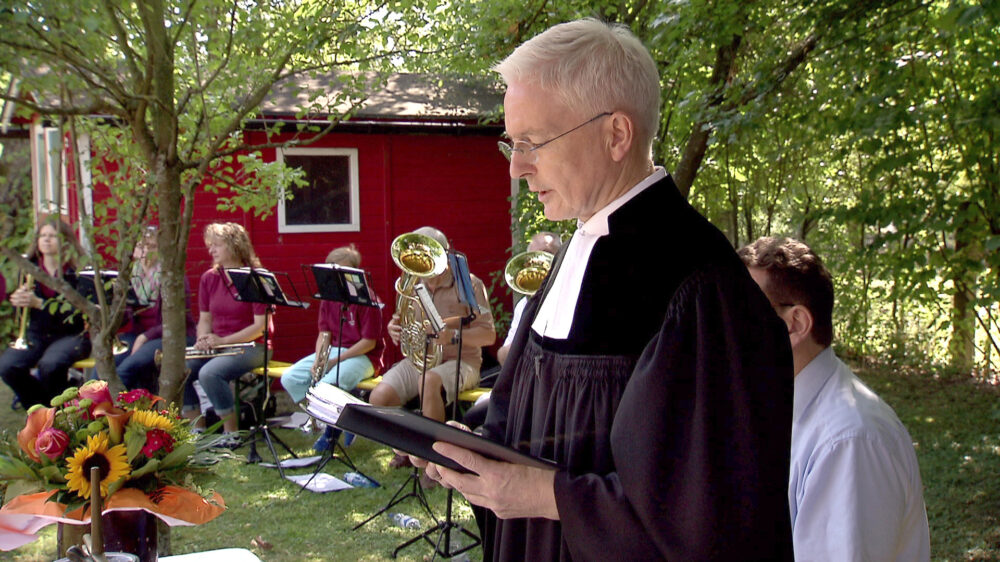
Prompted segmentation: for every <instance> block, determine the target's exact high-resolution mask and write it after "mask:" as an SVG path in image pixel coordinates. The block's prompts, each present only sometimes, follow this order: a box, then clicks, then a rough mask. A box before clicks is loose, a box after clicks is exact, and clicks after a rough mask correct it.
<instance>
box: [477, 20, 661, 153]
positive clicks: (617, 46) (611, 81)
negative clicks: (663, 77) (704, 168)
mask: <svg viewBox="0 0 1000 562" xmlns="http://www.w3.org/2000/svg"><path fill="white" fill-rule="evenodd" d="M493 70H495V71H496V72H498V73H499V74H500V76H501V77H502V78H503V80H504V82H505V83H506V84H508V85H510V84H511V83H512V82H518V83H528V84H534V85H537V86H538V87H540V88H542V89H543V90H546V91H547V92H552V93H553V94H554V95H555V96H556V97H557V98H558V99H559V101H561V102H562V103H563V104H565V105H566V106H567V107H569V108H571V109H574V110H579V111H580V112H581V113H582V114H588V115H589V114H593V115H597V114H599V113H601V112H604V111H622V112H624V113H625V114H627V115H628V116H629V117H631V118H632V119H633V120H634V121H635V126H636V133H637V140H638V141H639V143H640V146H642V145H645V146H646V147H648V148H649V147H652V144H653V137H654V136H656V131H657V130H658V128H659V122H660V77H659V72H658V71H657V69H656V63H655V62H653V57H652V56H650V54H649V51H648V50H647V49H646V47H645V46H644V45H643V44H642V42H641V41H639V38H638V37H636V36H635V35H634V34H633V33H632V32H631V31H630V30H629V29H628V28H627V27H625V26H624V25H621V24H609V23H604V22H601V21H598V20H596V19H593V18H586V19H581V20H576V21H571V22H568V23H561V24H559V25H556V26H553V27H551V28H549V29H548V30H546V31H544V32H542V33H541V34H540V35H536V36H535V37H533V38H531V39H529V40H528V41H526V42H524V43H523V44H521V46H519V47H518V48H517V49H515V50H514V52H513V53H511V54H510V55H509V56H508V57H507V58H506V59H504V60H502V61H501V62H499V63H497V64H496V65H495V66H494V67H493Z"/></svg>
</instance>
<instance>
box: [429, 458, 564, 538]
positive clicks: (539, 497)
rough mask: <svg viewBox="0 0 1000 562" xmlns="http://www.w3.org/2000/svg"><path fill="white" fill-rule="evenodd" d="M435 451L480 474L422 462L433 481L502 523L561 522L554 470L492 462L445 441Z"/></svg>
mask: <svg viewBox="0 0 1000 562" xmlns="http://www.w3.org/2000/svg"><path fill="white" fill-rule="evenodd" d="M434 450H435V451H437V452H438V453H441V454H442V455H444V456H446V457H448V458H450V459H452V460H454V461H455V462H457V463H458V464H460V465H462V466H464V467H465V468H467V469H469V470H471V471H473V472H474V473H476V474H478V476H477V475H476V474H463V473H461V472H456V471H454V470H451V469H448V468H445V467H443V466H440V465H436V464H433V463H427V462H426V461H422V462H420V464H426V466H427V475H428V476H429V477H431V478H433V479H434V480H437V481H438V482H440V483H441V485H443V486H445V487H448V488H454V489H455V490H458V491H459V492H461V493H462V495H463V496H465V499H467V500H469V502H471V503H474V504H476V505H480V506H483V507H485V508H487V509H490V510H492V511H493V512H494V513H496V515H497V517H499V518H501V519H513V518H516V517H544V518H546V519H554V520H559V510H558V509H557V507H556V496H555V489H554V482H555V474H556V473H555V471H554V470H547V469H541V468H534V467H529V466H525V465H521V464H511V463H506V462H497V461H493V460H489V459H487V458H486V457H483V456H480V455H477V454H476V453H473V452H472V451H469V450H468V449H463V448H461V447H456V446H455V445H451V444H449V443H444V442H441V441H438V442H437V443H435V444H434ZM411 459H412V457H411ZM418 461H419V459H418ZM414 464H416V463H414Z"/></svg>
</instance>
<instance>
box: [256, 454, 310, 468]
mask: <svg viewBox="0 0 1000 562" xmlns="http://www.w3.org/2000/svg"><path fill="white" fill-rule="evenodd" d="M321 458H323V457H321V456H319V455H316V456H312V457H299V458H297V459H284V460H282V461H281V468H305V467H307V466H312V465H314V464H316V463H318V462H319V460H320V459H321ZM260 466H262V467H264V468H278V465H276V464H274V463H273V462H262V463H260Z"/></svg>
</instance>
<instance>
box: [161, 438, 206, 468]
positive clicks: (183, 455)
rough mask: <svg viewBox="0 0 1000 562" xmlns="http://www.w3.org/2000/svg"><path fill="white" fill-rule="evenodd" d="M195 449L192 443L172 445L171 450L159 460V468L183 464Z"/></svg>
mask: <svg viewBox="0 0 1000 562" xmlns="http://www.w3.org/2000/svg"><path fill="white" fill-rule="evenodd" d="M196 449H197V447H195V445H194V443H182V444H180V445H178V446H176V447H174V450H173V451H171V452H170V453H168V454H167V456H165V457H163V459H161V460H160V469H161V470H164V469H168V468H173V467H175V466H179V465H182V464H184V463H185V462H187V459H188V457H190V456H191V455H192V454H194V452H195V450H196Z"/></svg>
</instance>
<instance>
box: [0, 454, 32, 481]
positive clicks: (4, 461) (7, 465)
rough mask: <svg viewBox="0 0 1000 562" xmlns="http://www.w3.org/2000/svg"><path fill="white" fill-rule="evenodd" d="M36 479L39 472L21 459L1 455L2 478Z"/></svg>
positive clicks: (0, 471)
mask: <svg viewBox="0 0 1000 562" xmlns="http://www.w3.org/2000/svg"><path fill="white" fill-rule="evenodd" d="M22 478H28V479H36V478H38V473H37V472H35V470H34V469H33V468H31V466H29V465H28V464H27V463H26V462H24V461H22V460H21V459H18V458H14V457H3V456H0V480H17V479H22Z"/></svg>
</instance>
